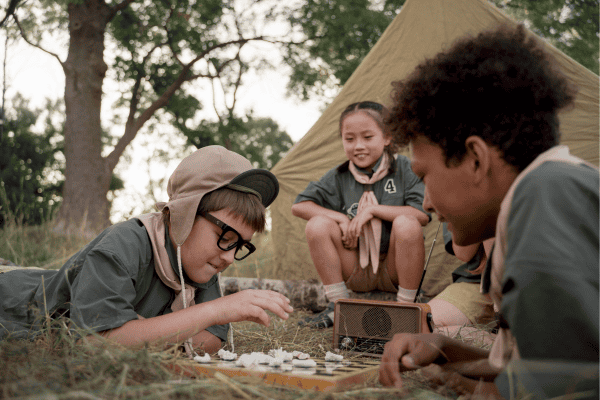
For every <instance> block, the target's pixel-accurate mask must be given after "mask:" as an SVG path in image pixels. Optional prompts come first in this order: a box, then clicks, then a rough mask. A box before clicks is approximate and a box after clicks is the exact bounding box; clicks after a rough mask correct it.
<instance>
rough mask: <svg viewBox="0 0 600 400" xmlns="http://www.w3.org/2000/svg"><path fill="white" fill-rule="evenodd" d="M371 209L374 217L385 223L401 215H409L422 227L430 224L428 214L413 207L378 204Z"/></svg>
mask: <svg viewBox="0 0 600 400" xmlns="http://www.w3.org/2000/svg"><path fill="white" fill-rule="evenodd" d="M371 207H372V209H371V213H372V214H373V216H374V217H376V218H379V219H381V220H384V221H393V220H394V219H396V217H398V216H400V215H408V216H412V217H415V218H416V219H417V221H419V223H420V224H421V226H425V225H427V224H428V223H429V218H428V217H427V214H425V213H424V212H423V211H420V210H417V209H416V208H414V207H412V206H386V205H381V204H378V205H374V206H371Z"/></svg>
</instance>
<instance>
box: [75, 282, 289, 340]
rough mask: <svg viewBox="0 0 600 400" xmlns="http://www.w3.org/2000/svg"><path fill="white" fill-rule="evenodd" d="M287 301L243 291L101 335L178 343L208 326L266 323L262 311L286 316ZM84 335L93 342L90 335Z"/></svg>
mask: <svg viewBox="0 0 600 400" xmlns="http://www.w3.org/2000/svg"><path fill="white" fill-rule="evenodd" d="M289 303H290V301H289V299H288V298H287V297H285V296H283V295H282V294H280V293H277V292H274V291H271V290H244V291H241V292H238V293H235V294H232V295H229V296H224V297H221V298H219V299H216V300H213V301H209V302H206V303H202V304H196V305H193V306H191V307H188V308H186V309H183V310H179V311H176V312H173V313H170V314H164V315H159V316H156V317H153V318H146V319H136V320H131V321H128V322H126V323H125V324H123V325H122V326H120V327H118V328H114V329H110V330H108V331H104V332H103V333H102V334H101V335H102V336H104V337H105V338H108V339H110V340H114V341H116V342H117V343H120V344H123V345H126V346H139V345H143V344H144V343H157V344H166V343H173V342H182V341H184V340H186V339H188V338H189V337H192V336H195V335H197V334H199V333H200V332H202V331H204V330H205V329H206V328H208V327H209V326H212V325H224V324H226V323H229V322H239V321H252V322H257V323H261V324H263V325H265V326H268V325H269V322H270V318H269V316H268V314H267V313H266V310H268V311H271V312H273V313H274V314H275V315H277V316H279V317H280V318H282V319H288V318H289V314H288V313H290V312H292V311H293V309H292V307H291V306H290V305H289ZM87 338H88V339H90V340H92V341H95V337H94V336H88V337H87Z"/></svg>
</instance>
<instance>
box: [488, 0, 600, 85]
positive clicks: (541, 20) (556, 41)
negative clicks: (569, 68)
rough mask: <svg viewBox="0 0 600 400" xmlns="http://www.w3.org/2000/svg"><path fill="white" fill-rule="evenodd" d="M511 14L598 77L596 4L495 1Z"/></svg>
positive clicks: (561, 0)
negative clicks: (524, 21)
mask: <svg viewBox="0 0 600 400" xmlns="http://www.w3.org/2000/svg"><path fill="white" fill-rule="evenodd" d="M494 3H496V5H498V6H500V7H501V8H504V9H505V10H506V11H507V12H508V13H510V14H513V15H515V14H517V15H521V16H522V17H523V18H524V19H526V20H527V21H529V22H530V23H531V26H530V28H531V29H532V30H533V31H534V32H535V33H537V34H538V35H540V36H542V37H544V38H546V39H547V40H549V41H550V42H551V43H552V44H553V45H554V46H556V47H557V48H558V49H559V50H561V51H562V52H564V53H565V54H567V55H569V56H570V57H571V58H573V59H575V60H576V61H578V62H579V63H580V64H582V65H583V66H585V67H586V68H588V69H589V70H590V71H592V72H593V73H595V74H598V73H599V69H598V67H599V64H598V49H599V46H598V39H599V37H600V36H599V19H598V15H599V12H600V11H599V2H598V0H508V1H507V0H504V1H502V0H494Z"/></svg>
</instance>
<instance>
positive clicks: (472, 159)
mask: <svg viewBox="0 0 600 400" xmlns="http://www.w3.org/2000/svg"><path fill="white" fill-rule="evenodd" d="M465 147H466V149H467V153H466V160H467V161H468V162H469V164H470V165H469V168H470V172H472V173H473V177H474V183H476V184H478V183H481V181H482V180H483V179H484V178H485V177H487V176H488V173H489V169H490V165H491V159H490V157H491V155H492V154H491V148H490V146H489V145H488V143H487V142H486V141H485V140H483V139H482V138H481V137H480V136H469V137H468V138H467V140H465Z"/></svg>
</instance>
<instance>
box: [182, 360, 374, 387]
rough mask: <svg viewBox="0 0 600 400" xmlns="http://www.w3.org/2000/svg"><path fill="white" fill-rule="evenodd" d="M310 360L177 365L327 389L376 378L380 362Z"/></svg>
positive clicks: (193, 370)
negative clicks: (301, 363)
mask: <svg viewBox="0 0 600 400" xmlns="http://www.w3.org/2000/svg"><path fill="white" fill-rule="evenodd" d="M313 360H315V362H316V363H317V366H316V367H313V368H302V367H292V364H291V363H289V362H286V363H284V364H283V365H282V366H281V367H269V366H268V365H253V366H252V367H250V368H244V367H238V366H236V365H235V361H232V362H231V361H222V360H219V359H217V358H213V359H212V360H211V361H210V362H209V363H205V364H201V363H197V362H192V361H190V363H189V364H187V363H186V364H185V367H183V366H182V365H181V364H180V365H179V366H180V367H182V368H181V369H182V370H183V372H184V373H186V370H188V372H189V373H191V374H200V375H206V376H213V375H214V374H215V372H220V373H222V374H224V375H227V376H230V377H241V376H254V377H259V378H262V379H263V381H264V382H265V383H274V384H278V385H284V386H295V387H298V388H301V389H312V390H317V391H321V392H326V391H338V390H342V389H347V388H348V387H350V386H352V385H357V384H362V383H364V382H366V381H367V380H368V379H371V378H374V377H377V373H378V371H379V362H380V360H379V359H360V360H359V359H352V360H344V361H342V362H337V363H336V362H326V361H324V360H323V359H319V358H313ZM186 374H187V373H186Z"/></svg>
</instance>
